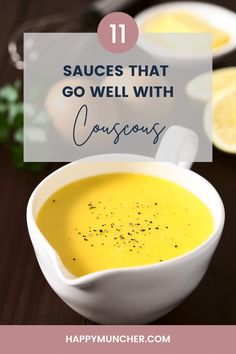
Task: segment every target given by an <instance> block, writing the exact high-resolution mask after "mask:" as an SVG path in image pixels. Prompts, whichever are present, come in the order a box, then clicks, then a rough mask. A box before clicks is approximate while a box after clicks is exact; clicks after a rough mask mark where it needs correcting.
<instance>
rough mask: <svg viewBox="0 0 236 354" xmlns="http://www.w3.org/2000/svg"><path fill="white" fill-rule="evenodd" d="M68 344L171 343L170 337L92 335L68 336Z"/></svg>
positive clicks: (66, 338)
mask: <svg viewBox="0 0 236 354" xmlns="http://www.w3.org/2000/svg"><path fill="white" fill-rule="evenodd" d="M65 342H66V343H71V344H73V343H170V342H171V336H170V335H159V334H156V335H148V336H143V335H138V334H135V335H127V334H119V335H111V334H110V335H92V334H80V335H68V334H67V335H66V336H65Z"/></svg>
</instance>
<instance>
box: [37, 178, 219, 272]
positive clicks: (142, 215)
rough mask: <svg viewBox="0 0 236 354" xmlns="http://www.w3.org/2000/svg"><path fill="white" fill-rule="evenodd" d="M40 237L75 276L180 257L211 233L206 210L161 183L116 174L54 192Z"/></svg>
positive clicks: (184, 193)
mask: <svg viewBox="0 0 236 354" xmlns="http://www.w3.org/2000/svg"><path fill="white" fill-rule="evenodd" d="M37 224H38V227H39V228H40V230H41V232H42V234H43V235H44V236H45V238H46V239H47V240H48V242H49V243H50V244H51V245H52V247H53V248H54V249H55V250H56V251H57V252H58V254H59V255H60V257H61V259H62V262H63V263H64V265H65V267H66V268H67V269H68V270H69V271H70V272H71V273H72V274H74V275H76V276H81V275H84V274H88V273H92V272H96V271H99V270H103V269H111V268H117V267H130V266H141V265H146V264H152V263H158V262H162V261H166V260H168V259H171V258H175V257H177V256H180V255H182V254H184V253H186V252H189V251H191V250H192V249H193V248H195V247H197V246H199V245H200V244H201V243H202V242H204V241H205V240H206V239H207V238H208V237H209V235H210V234H211V232H212V231H213V224H214V222H213V218H212V215H211V213H210V211H209V209H208V208H207V206H206V205H205V204H204V203H203V202H202V201H201V200H200V199H198V198H197V197H196V196H194V195H193V194H192V193H190V192H189V191H187V190H186V189H184V188H182V187H180V186H178V185H177V184H175V183H172V182H169V181H167V180H164V179H160V178H156V177H152V176H147V175H141V174H140V175H139V174H128V173H115V174H106V175H100V176H95V177H91V178H86V179H82V180H79V181H76V182H74V183H72V184H69V185H67V186H65V187H64V188H62V189H60V190H58V191H57V192H56V193H54V194H53V195H52V196H51V197H50V198H49V199H48V200H47V201H46V202H45V203H44V205H43V206H42V208H41V209H40V211H39V214H38V217H37Z"/></svg>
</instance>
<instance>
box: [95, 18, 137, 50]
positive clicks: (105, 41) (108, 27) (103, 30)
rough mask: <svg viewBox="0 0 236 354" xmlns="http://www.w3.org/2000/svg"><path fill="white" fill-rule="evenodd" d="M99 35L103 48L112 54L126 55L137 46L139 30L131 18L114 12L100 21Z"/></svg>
mask: <svg viewBox="0 0 236 354" xmlns="http://www.w3.org/2000/svg"><path fill="white" fill-rule="evenodd" d="M97 34H98V39H99V41H100V43H101V45H102V46H103V48H105V49H106V50H108V51H109V52H112V53H125V52H127V51H128V50H130V49H131V48H133V47H134V46H135V44H136V42H137V40H138V35H139V30H138V26H137V24H136V22H135V20H134V19H133V18H132V17H131V16H129V15H128V14H126V13H124V12H112V13H110V14H108V15H106V16H105V17H103V19H102V20H101V21H100V23H99V25H98V29H97Z"/></svg>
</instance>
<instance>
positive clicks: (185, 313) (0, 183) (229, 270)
mask: <svg viewBox="0 0 236 354" xmlns="http://www.w3.org/2000/svg"><path fill="white" fill-rule="evenodd" d="M117 1H118V0H117ZM153 3H157V1H144V0H143V1H139V3H138V4H136V6H134V8H133V9H131V10H130V11H129V13H130V14H131V15H134V14H135V12H138V11H139V10H140V9H142V8H143V7H144V6H147V5H150V4H153ZM215 3H217V2H215ZM221 3H222V1H218V4H221ZM87 4H88V2H85V1H82V0H67V1H63V0H41V1H38V0H8V1H6V0H1V1H0V5H1V11H0V32H1V35H0V85H3V84H5V83H7V82H12V81H13V80H15V79H16V78H19V77H21V75H22V73H21V72H19V71H17V70H16V69H14V67H13V66H12V65H11V64H10V61H9V56H8V52H7V43H8V40H9V37H10V35H11V34H12V32H13V30H14V29H15V28H16V27H17V26H18V25H19V24H20V23H22V22H23V21H26V20H29V19H30V20H31V19H34V18H37V17H39V16H43V15H47V14H53V13H58V12H59V13H65V12H70V11H77V12H78V11H80V10H82V9H83V8H84V7H85V6H86V5H87ZM223 4H224V6H226V7H228V8H231V9H232V10H234V11H236V2H235V0H225V1H224V2H223ZM235 59H236V54H235V53H233V54H231V55H229V56H228V57H227V58H226V59H225V60H224V62H221V63H220V66H229V65H235V64H236V61H235ZM55 168H56V166H55V165H52V166H50V167H49V168H48V170H47V171H46V172H44V173H41V174H32V173H28V172H22V171H18V170H16V169H15V168H14V167H13V166H12V163H11V160H10V156H9V152H8V149H7V148H3V147H0V324H91V322H90V321H88V320H86V319H85V318H83V317H82V316H80V315H78V314H77V313H75V312H74V311H72V310H71V309H70V308H69V307H68V306H67V305H65V304H64V303H63V302H62V301H61V300H60V299H59V298H58V296H57V295H56V294H55V293H54V292H53V290H52V289H51V288H50V286H49V285H48V284H47V282H46V280H45V279H44V277H43V275H42V273H41V271H40V269H39V266H38V264H37V261H36V258H35V255H34V252H33V248H32V245H31V242H30V239H29V236H28V232H27V227H26V220H25V211H26V204H27V201H28V198H29V196H30V194H31V192H32V190H33V188H34V187H35V186H36V185H37V183H39V182H40V181H41V180H42V178H44V177H45V176H46V175H47V174H49V173H50V172H51V171H52V170H53V169H55ZM193 170H194V171H196V172H198V173H199V174H201V175H202V176H204V177H205V178H207V179H208V180H209V181H210V182H211V183H212V184H213V185H214V186H215V187H216V189H217V190H218V191H219V193H220V195H221V197H222V199H223V202H224V204H225V208H226V224H225V228H224V232H223V237H222V240H221V242H220V245H219V247H218V249H217V251H216V253H215V255H214V258H213V260H212V263H211V265H210V268H209V270H208V272H207V274H206V276H205V277H204V279H203V281H202V282H201V284H200V285H199V286H198V288H197V289H196V290H195V291H194V292H193V293H192V294H191V295H190V296H189V297H188V298H187V299H186V300H185V301H184V302H183V303H182V304H181V305H180V306H178V307H177V308H176V309H175V310H173V311H172V312H170V313H169V314H168V315H166V316H165V317H163V318H161V319H160V320H158V321H156V322H155V324H236V156H230V155H226V154H223V153H221V152H219V151H216V150H214V162H213V163H196V164H194V167H193Z"/></svg>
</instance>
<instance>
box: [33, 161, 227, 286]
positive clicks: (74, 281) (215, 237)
mask: <svg viewBox="0 0 236 354" xmlns="http://www.w3.org/2000/svg"><path fill="white" fill-rule="evenodd" d="M82 160H86V159H81V160H78V161H74V162H71V163H69V164H66V165H64V166H62V167H60V168H59V169H57V170H55V171H53V172H52V173H50V174H49V175H48V176H47V177H45V178H44V179H43V180H42V181H41V182H40V183H39V184H38V185H37V186H36V188H35V189H34V190H33V192H32V194H31V196H30V198H29V201H28V204H27V208H26V219H27V226H28V233H29V237H30V239H31V242H32V243H33V240H35V241H36V242H37V238H38V237H39V238H40V241H42V242H43V245H44V247H45V248H46V250H47V251H48V255H49V257H50V258H51V260H52V263H53V265H54V267H55V270H56V273H57V275H58V276H59V278H60V280H61V281H62V282H63V283H64V284H66V285H70V286H76V285H83V284H86V283H88V282H91V281H94V280H98V279H100V278H104V277H106V276H110V275H113V274H117V273H130V272H131V273H133V272H141V271H146V270H151V269H155V268H157V269H161V268H163V267H164V268H170V267H172V266H173V265H175V264H176V263H184V262H186V261H188V260H189V259H190V258H192V257H194V258H195V257H198V256H199V254H201V253H202V252H204V251H205V250H206V249H207V248H209V247H210V246H211V245H213V244H214V243H215V242H216V241H217V242H218V241H219V240H220V238H221V233H222V230H223V226H224V221H225V209H224V205H223V202H222V199H221V197H220V195H219V194H218V192H217V191H216V189H215V188H214V187H213V185H212V184H211V183H210V182H208V180H207V179H205V178H204V177H202V176H201V175H199V174H198V173H196V172H194V171H192V170H189V169H186V168H184V167H181V166H179V165H175V164H173V163H167V162H156V163H158V165H165V166H168V167H169V168H173V169H181V170H182V171H184V173H186V174H189V176H195V177H197V178H198V179H199V180H200V181H201V183H205V184H207V185H208V187H209V188H210V189H211V190H212V191H213V193H214V194H215V196H216V197H217V201H218V204H219V208H220V210H221V213H220V218H219V219H218V220H217V222H218V224H217V225H216V224H215V225H214V230H213V231H212V233H211V234H210V235H209V237H208V238H207V239H206V240H205V241H204V242H202V243H201V244H200V245H198V246H197V247H195V248H193V249H192V250H191V251H189V252H186V253H184V254H182V255H180V256H177V257H174V258H171V259H169V260H164V261H163V262H158V263H152V264H147V265H142V266H131V267H120V268H111V269H105V270H100V271H96V272H93V273H88V274H86V275H82V276H79V277H76V276H74V275H73V274H72V273H70V272H69V271H68V270H67V268H66V267H65V266H64V264H63V262H62V260H61V257H60V256H59V254H58V253H57V252H56V250H55V249H54V248H53V247H52V246H51V245H50V243H49V242H48V241H47V239H46V237H45V236H44V235H43V233H42V232H41V231H40V229H39V227H38V226H37V223H36V220H35V217H34V215H33V204H34V201H35V198H36V197H37V193H38V192H39V190H40V189H41V188H42V187H43V185H44V184H45V183H46V182H47V181H48V180H50V179H52V178H54V177H55V175H57V174H58V173H62V172H63V170H65V169H68V168H71V166H73V165H75V164H80V163H82V162H83V161H82ZM124 172H125V170H124ZM106 173H108V172H101V173H98V174H94V176H95V175H99V174H106ZM109 173H112V172H109ZM114 173H118V172H116V171H114ZM121 173H122V172H121ZM133 173H136V172H133ZM138 173H139V174H142V172H138ZM143 174H144V175H150V174H148V173H143ZM75 180H76V179H75ZM78 180H79V178H78ZM170 181H171V178H170ZM71 183H72V182H71ZM175 183H176V182H175ZM66 184H67V183H65V185H66ZM177 184H178V183H177ZM184 188H185V189H187V190H188V188H187V187H184ZM192 193H193V192H192ZM193 194H194V193H193ZM210 211H211V209H210ZM33 245H34V243H33ZM62 269H63V270H64V271H65V272H66V273H67V274H68V276H65V275H64V274H63V272H62Z"/></svg>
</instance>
